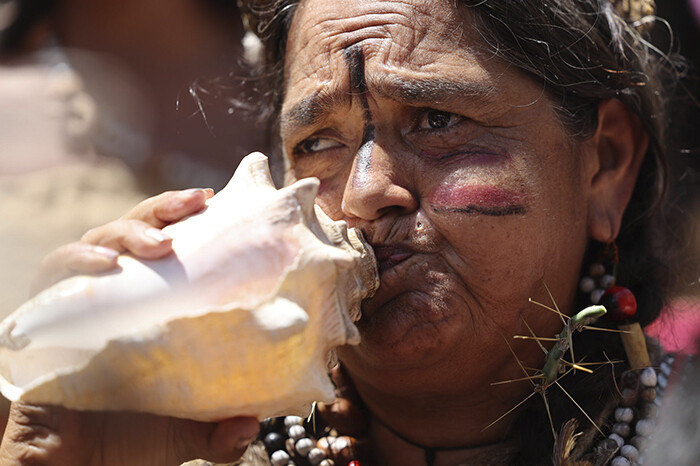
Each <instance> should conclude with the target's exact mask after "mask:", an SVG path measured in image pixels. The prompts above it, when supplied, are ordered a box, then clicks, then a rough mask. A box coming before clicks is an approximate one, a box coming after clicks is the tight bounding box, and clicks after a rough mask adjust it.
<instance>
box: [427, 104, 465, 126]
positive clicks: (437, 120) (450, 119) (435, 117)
mask: <svg viewBox="0 0 700 466" xmlns="http://www.w3.org/2000/svg"><path fill="white" fill-rule="evenodd" d="M460 119H461V117H460V116H459V115H455V114H454V113H450V112H443V111H441V110H432V109H431V110H428V111H427V112H426V113H425V116H423V118H422V121H421V124H420V129H443V128H448V127H450V126H452V125H454V124H456V123H457V122H458V121H459V120H460Z"/></svg>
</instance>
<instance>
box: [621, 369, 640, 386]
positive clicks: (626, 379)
mask: <svg viewBox="0 0 700 466" xmlns="http://www.w3.org/2000/svg"><path fill="white" fill-rule="evenodd" d="M621 382H622V386H623V387H625V388H637V385H639V376H638V375H637V373H636V372H635V371H627V372H625V373H624V374H622V380H621Z"/></svg>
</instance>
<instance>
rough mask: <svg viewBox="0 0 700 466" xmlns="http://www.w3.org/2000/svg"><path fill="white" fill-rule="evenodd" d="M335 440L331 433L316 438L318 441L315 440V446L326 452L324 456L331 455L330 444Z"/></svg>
mask: <svg viewBox="0 0 700 466" xmlns="http://www.w3.org/2000/svg"><path fill="white" fill-rule="evenodd" d="M335 440H336V437H335V436H333V435H329V436H328V437H321V438H320V439H318V442H316V448H318V449H319V450H321V451H322V452H323V453H325V454H326V457H330V456H331V444H333V443H334V442H335Z"/></svg>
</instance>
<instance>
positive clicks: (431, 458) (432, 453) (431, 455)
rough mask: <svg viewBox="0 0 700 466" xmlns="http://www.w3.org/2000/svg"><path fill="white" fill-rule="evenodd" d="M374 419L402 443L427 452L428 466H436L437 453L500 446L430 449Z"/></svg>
mask: <svg viewBox="0 0 700 466" xmlns="http://www.w3.org/2000/svg"><path fill="white" fill-rule="evenodd" d="M374 419H375V420H376V421H377V423H378V424H380V425H381V426H382V427H384V428H385V429H386V430H388V431H389V432H391V433H392V434H393V435H394V436H396V437H398V438H399V439H401V440H402V441H404V442H406V443H408V444H409V445H413V446H414V447H417V448H420V449H421V450H423V451H424V452H425V463H426V466H435V457H436V455H437V453H438V452H441V451H458V450H469V449H475V448H484V447H489V446H493V445H497V444H498V443H490V444H487V445H477V446H474V445H470V446H464V445H460V446H454V447H428V446H426V445H421V444H420V443H418V442H414V441H413V440H410V439H408V438H406V437H404V436H403V435H401V434H400V433H398V432H396V431H395V430H394V429H392V428H391V427H389V426H388V425H387V424H386V423H384V422H383V421H382V420H381V419H379V418H378V417H376V416H374Z"/></svg>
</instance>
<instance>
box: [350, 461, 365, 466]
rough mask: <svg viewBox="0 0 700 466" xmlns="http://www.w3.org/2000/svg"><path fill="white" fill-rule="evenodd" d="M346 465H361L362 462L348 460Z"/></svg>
mask: <svg viewBox="0 0 700 466" xmlns="http://www.w3.org/2000/svg"><path fill="white" fill-rule="evenodd" d="M348 466H362V463H360V462H359V461H350V462H349V463H348Z"/></svg>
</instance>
